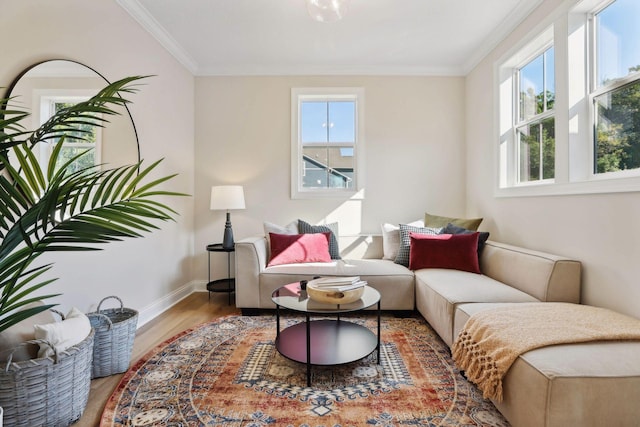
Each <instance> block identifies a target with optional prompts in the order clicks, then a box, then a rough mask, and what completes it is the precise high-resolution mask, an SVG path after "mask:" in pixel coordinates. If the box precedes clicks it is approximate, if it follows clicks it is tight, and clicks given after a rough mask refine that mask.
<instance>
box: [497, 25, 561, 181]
mask: <svg viewBox="0 0 640 427" xmlns="http://www.w3.org/2000/svg"><path fill="white" fill-rule="evenodd" d="M553 36H554V27H553V26H549V27H547V29H546V30H544V31H542V32H541V33H540V34H539V35H538V37H536V38H535V39H533V40H531V41H530V42H528V43H527V44H526V45H524V46H522V47H519V48H518V49H517V51H515V52H514V53H512V54H511V55H510V57H508V58H507V59H505V60H504V61H503V62H502V63H501V64H500V65H499V67H498V68H497V74H496V76H497V78H498V84H497V87H498V99H499V123H498V128H499V141H500V146H499V163H500V168H499V177H498V185H499V188H513V187H521V186H531V185H532V184H539V183H545V184H546V183H552V182H554V178H555V166H556V161H555V157H556V153H555V151H556V135H555V133H556V114H555V106H556V84H555V82H556V79H555V49H554V38H553Z"/></svg>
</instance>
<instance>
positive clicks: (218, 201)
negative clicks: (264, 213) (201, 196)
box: [211, 185, 245, 211]
mask: <svg viewBox="0 0 640 427" xmlns="http://www.w3.org/2000/svg"><path fill="white" fill-rule="evenodd" d="M244 208H245V205H244V190H243V189H242V185H217V186H214V187H211V210H227V211H228V210H231V209H244Z"/></svg>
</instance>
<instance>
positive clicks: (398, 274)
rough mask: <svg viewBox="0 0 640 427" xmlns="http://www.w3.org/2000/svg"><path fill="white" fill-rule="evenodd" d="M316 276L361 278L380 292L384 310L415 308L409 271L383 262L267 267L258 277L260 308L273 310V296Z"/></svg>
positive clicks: (354, 261)
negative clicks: (281, 287) (277, 291)
mask: <svg viewBox="0 0 640 427" xmlns="http://www.w3.org/2000/svg"><path fill="white" fill-rule="evenodd" d="M314 276H360V278H361V279H362V280H365V281H367V283H368V284H369V286H371V287H373V288H375V289H377V290H378V291H379V292H380V295H381V297H380V305H381V308H382V309H383V310H413V309H414V308H415V292H414V275H413V272H412V271H411V270H409V269H408V268H406V267H404V266H402V265H399V264H396V263H394V262H393V261H389V260H382V259H354V260H345V259H342V260H333V261H331V262H328V263H310V264H287V265H276V266H273V267H267V268H266V269H265V270H264V271H262V273H260V277H259V288H260V306H261V307H274V305H273V302H272V301H271V293H272V292H273V291H274V290H276V289H277V288H279V287H280V286H283V285H286V284H288V283H292V282H297V281H300V280H309V279H311V278H313V277H314Z"/></svg>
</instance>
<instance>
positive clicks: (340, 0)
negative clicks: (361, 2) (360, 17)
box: [307, 0, 349, 22]
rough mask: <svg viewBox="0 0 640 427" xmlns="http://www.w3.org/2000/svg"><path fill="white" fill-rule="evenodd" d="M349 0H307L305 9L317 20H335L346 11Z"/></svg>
mask: <svg viewBox="0 0 640 427" xmlns="http://www.w3.org/2000/svg"><path fill="white" fill-rule="evenodd" d="M348 5H349V0H307V11H308V12H309V15H311V17H312V18H313V19H315V20H316V21H318V22H335V21H338V20H340V19H342V18H343V17H344V15H345V14H346V13H347V8H348Z"/></svg>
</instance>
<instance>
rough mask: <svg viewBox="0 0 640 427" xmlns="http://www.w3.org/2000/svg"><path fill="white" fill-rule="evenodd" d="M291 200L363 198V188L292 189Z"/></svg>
mask: <svg viewBox="0 0 640 427" xmlns="http://www.w3.org/2000/svg"><path fill="white" fill-rule="evenodd" d="M291 198H292V199H293V200H305V199H307V200H309V199H338V200H364V190H359V191H356V190H306V191H297V190H293V191H292V193H291Z"/></svg>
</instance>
